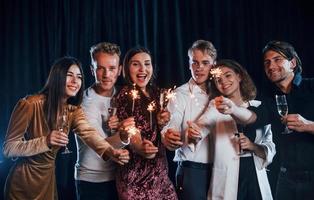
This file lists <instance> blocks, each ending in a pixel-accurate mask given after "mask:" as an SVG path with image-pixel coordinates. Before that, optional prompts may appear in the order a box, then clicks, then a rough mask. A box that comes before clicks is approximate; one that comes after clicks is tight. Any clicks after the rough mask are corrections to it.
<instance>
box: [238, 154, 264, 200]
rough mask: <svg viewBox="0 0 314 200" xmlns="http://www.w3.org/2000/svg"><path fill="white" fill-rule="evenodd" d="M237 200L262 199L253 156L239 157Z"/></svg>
mask: <svg viewBox="0 0 314 200" xmlns="http://www.w3.org/2000/svg"><path fill="white" fill-rule="evenodd" d="M237 199H238V200H262V195H261V191H260V189H259V185H258V180H257V175H256V171H255V165H254V160H253V157H252V156H251V157H241V158H240V170H239V182H238V198H237Z"/></svg>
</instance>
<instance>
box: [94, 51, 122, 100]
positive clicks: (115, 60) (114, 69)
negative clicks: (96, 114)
mask: <svg viewBox="0 0 314 200" xmlns="http://www.w3.org/2000/svg"><path fill="white" fill-rule="evenodd" d="M92 73H93V75H94V76H95V80H96V87H95V90H96V92H97V93H98V94H100V95H102V96H111V95H112V92H113V86H114V84H115V83H116V81H117V78H118V76H119V75H120V73H121V66H120V65H119V56H118V55H117V54H108V53H102V52H99V53H97V54H96V55H95V58H94V62H92Z"/></svg>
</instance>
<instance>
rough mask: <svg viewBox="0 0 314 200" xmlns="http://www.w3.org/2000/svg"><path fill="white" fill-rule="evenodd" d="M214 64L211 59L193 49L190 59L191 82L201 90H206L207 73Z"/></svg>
mask: <svg viewBox="0 0 314 200" xmlns="http://www.w3.org/2000/svg"><path fill="white" fill-rule="evenodd" d="M213 64H214V60H213V58H212V57H211V56H210V55H208V54H207V53H205V52H202V51H201V50H198V49H195V50H193V51H192V54H191V57H190V70H191V74H192V78H193V80H194V81H195V82H196V84H197V85H199V86H200V87H201V88H202V89H205V88H206V81H207V80H208V77H209V72H210V69H211V67H212V66H213Z"/></svg>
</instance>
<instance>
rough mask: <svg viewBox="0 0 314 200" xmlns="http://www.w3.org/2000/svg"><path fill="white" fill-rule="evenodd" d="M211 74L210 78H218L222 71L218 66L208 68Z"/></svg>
mask: <svg viewBox="0 0 314 200" xmlns="http://www.w3.org/2000/svg"><path fill="white" fill-rule="evenodd" d="M209 73H210V74H211V78H215V79H216V78H220V76H221V75H222V71H221V69H220V68H219V67H216V68H213V69H211V70H210V72H209Z"/></svg>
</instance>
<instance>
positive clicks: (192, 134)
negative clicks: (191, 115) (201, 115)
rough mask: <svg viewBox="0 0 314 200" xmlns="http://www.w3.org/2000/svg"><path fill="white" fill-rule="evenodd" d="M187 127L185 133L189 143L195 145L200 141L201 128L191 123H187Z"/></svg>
mask: <svg viewBox="0 0 314 200" xmlns="http://www.w3.org/2000/svg"><path fill="white" fill-rule="evenodd" d="M187 125H188V128H187V129H186V131H187V137H188V140H189V142H191V143H194V144H197V143H198V142H199V141H200V140H201V139H202V135H201V128H200V127H199V126H198V125H197V124H196V123H194V122H191V121H187Z"/></svg>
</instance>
